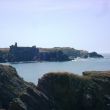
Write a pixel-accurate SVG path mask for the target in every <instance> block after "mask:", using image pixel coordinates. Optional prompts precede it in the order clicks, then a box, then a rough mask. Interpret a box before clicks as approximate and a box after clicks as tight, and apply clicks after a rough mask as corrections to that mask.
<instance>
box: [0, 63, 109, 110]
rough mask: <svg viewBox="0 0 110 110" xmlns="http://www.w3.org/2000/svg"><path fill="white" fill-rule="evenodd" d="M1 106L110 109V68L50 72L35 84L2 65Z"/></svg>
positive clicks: (35, 109) (14, 109)
mask: <svg viewBox="0 0 110 110" xmlns="http://www.w3.org/2000/svg"><path fill="white" fill-rule="evenodd" d="M0 109H5V110H110V71H91V72H90V71H87V72H83V75H82V76H78V75H75V74H73V73H66V72H65V73H48V74H45V75H44V76H43V77H42V78H41V79H39V81H38V85H37V86H35V85H34V84H32V83H28V82H26V81H24V80H23V79H22V78H20V77H19V76H18V74H17V72H16V70H15V68H13V67H12V66H6V65H5V66H4V65H0Z"/></svg>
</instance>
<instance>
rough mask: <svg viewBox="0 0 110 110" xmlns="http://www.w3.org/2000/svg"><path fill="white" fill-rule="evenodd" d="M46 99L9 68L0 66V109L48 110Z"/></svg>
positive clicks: (32, 85) (33, 86)
mask: <svg viewBox="0 0 110 110" xmlns="http://www.w3.org/2000/svg"><path fill="white" fill-rule="evenodd" d="M49 104H50V103H49V99H48V97H47V96H46V95H45V94H43V93H42V92H41V91H39V90H37V89H36V86H35V85H34V84H32V83H27V82H25V81H24V80H23V79H22V78H20V77H19V76H18V75H17V72H16V70H15V69H14V68H13V67H11V66H6V65H5V66H3V65H0V109H6V110H45V109H47V110H50V105H49Z"/></svg>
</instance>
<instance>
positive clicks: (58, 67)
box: [10, 54, 110, 84]
mask: <svg viewBox="0 0 110 110" xmlns="http://www.w3.org/2000/svg"><path fill="white" fill-rule="evenodd" d="M104 57H105V58H101V59H99V58H96V59H94V58H88V59H75V60H73V61H67V62H34V63H10V65H12V66H13V67H15V68H16V70H17V72H18V74H19V75H20V76H21V77H22V78H23V79H24V80H26V81H28V82H33V83H35V84H37V82H38V79H39V78H41V77H42V76H43V74H45V73H48V72H71V73H75V74H79V75H81V74H82V72H84V71H93V70H95V71H100V70H101V71H104V70H110V54H104Z"/></svg>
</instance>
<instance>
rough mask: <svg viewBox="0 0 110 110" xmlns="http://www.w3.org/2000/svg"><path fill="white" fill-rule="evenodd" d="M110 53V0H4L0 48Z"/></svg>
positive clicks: (0, 15)
mask: <svg viewBox="0 0 110 110" xmlns="http://www.w3.org/2000/svg"><path fill="white" fill-rule="evenodd" d="M15 42H17V43H18V46H33V45H36V47H47V48H48V47H73V48H76V49H83V50H88V51H90V52H91V51H96V52H99V53H110V0H0V47H1V48H4V47H9V46H10V45H12V44H14V43H15Z"/></svg>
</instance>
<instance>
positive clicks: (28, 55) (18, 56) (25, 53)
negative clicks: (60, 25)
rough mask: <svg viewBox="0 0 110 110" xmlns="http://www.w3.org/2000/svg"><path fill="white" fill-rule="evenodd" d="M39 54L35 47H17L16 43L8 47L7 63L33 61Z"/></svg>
mask: <svg viewBox="0 0 110 110" xmlns="http://www.w3.org/2000/svg"><path fill="white" fill-rule="evenodd" d="M38 54H39V49H38V48H36V46H32V47H18V45H17V43H15V45H11V46H10V51H9V61H34V60H35V59H36V57H37V55H38Z"/></svg>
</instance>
